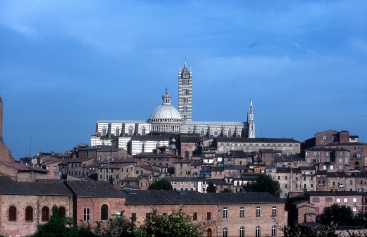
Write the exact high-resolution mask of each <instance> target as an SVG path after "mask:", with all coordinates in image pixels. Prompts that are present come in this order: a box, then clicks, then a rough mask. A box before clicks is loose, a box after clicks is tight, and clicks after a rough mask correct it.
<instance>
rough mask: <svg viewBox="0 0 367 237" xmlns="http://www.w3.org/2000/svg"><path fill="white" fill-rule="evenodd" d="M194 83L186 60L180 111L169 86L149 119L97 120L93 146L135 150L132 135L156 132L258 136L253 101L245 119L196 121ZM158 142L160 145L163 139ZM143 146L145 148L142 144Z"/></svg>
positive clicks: (180, 87) (180, 75)
mask: <svg viewBox="0 0 367 237" xmlns="http://www.w3.org/2000/svg"><path fill="white" fill-rule="evenodd" d="M192 82H193V81H192V70H191V69H190V70H189V69H188V68H187V65H186V62H185V63H184V67H183V69H182V70H179V73H178V110H177V109H176V108H175V107H174V106H172V105H171V96H170V95H169V94H168V92H167V89H166V92H165V93H164V95H163V96H162V104H161V105H160V106H158V107H157V108H156V109H155V110H154V111H153V113H152V114H151V116H150V118H149V119H147V120H146V121H135V120H100V121H97V124H96V133H95V134H94V135H92V137H91V146H98V145H114V146H117V147H118V148H123V149H125V150H133V149H131V148H129V147H128V146H129V144H131V139H132V137H133V136H134V138H135V139H137V138H138V137H137V135H140V136H147V135H148V134H157V133H177V134H179V133H187V134H193V133H195V134H199V135H200V136H201V137H218V136H220V137H246V138H255V122H254V112H253V106H252V101H251V100H250V106H249V110H248V111H247V121H246V122H240V121H239V122H216V121H203V122H201V121H193V120H192V112H193V109H192V103H193V101H192V93H193V90H192ZM150 136H151V135H150ZM152 137H153V136H152ZM141 140H142V141H143V140H146V139H141ZM153 140H154V139H153ZM158 140H159V139H158ZM156 142H157V146H158V145H160V144H162V142H163V141H156ZM164 143H165V142H164ZM142 146H143V147H144V144H143V143H142ZM132 155H134V154H132Z"/></svg>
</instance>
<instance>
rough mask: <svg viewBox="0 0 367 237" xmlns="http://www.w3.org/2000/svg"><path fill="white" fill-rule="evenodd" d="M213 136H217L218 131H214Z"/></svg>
mask: <svg viewBox="0 0 367 237" xmlns="http://www.w3.org/2000/svg"><path fill="white" fill-rule="evenodd" d="M213 135H214V137H216V136H218V129H215V130H214V133H213Z"/></svg>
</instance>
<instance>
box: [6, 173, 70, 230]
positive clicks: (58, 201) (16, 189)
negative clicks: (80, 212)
mask: <svg viewBox="0 0 367 237" xmlns="http://www.w3.org/2000/svg"><path fill="white" fill-rule="evenodd" d="M72 197H73V193H72V191H71V190H70V189H68V188H67V187H66V186H65V185H64V183H63V182H48V181H47V180H45V182H15V181H12V180H11V179H10V178H9V177H4V176H1V177H0V199H1V202H0V225H1V226H0V235H2V236H29V235H31V234H33V233H34V232H35V231H36V230H37V226H38V225H39V224H44V223H46V222H47V221H48V220H49V219H50V216H51V215H52V213H51V209H52V207H53V205H57V206H58V207H59V211H60V215H61V216H63V217H65V216H73V212H74V205H73V198H72Z"/></svg>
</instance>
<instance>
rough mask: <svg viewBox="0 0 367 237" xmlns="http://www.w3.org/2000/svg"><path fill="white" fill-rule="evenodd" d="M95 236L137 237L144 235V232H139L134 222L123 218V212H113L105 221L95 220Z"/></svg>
mask: <svg viewBox="0 0 367 237" xmlns="http://www.w3.org/2000/svg"><path fill="white" fill-rule="evenodd" d="M94 234H95V235H96V236H101V237H116V236H126V237H135V236H136V237H137V236H146V234H145V232H144V231H143V232H141V231H140V229H139V228H136V226H135V224H134V223H133V222H131V221H127V220H126V219H125V218H124V212H123V211H122V212H121V213H120V215H116V214H113V215H112V217H111V218H110V219H109V220H108V221H107V222H105V223H103V222H101V221H100V222H97V227H96V228H95V230H94Z"/></svg>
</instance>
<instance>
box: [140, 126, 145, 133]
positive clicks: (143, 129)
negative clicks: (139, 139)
mask: <svg viewBox="0 0 367 237" xmlns="http://www.w3.org/2000/svg"><path fill="white" fill-rule="evenodd" d="M141 135H145V127H143V128H142V129H141Z"/></svg>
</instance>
